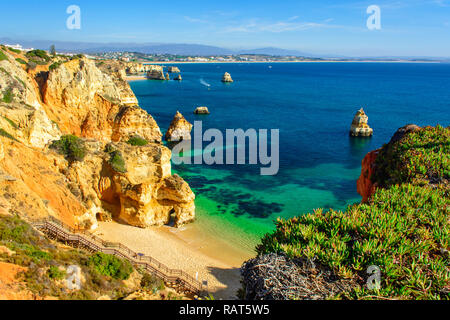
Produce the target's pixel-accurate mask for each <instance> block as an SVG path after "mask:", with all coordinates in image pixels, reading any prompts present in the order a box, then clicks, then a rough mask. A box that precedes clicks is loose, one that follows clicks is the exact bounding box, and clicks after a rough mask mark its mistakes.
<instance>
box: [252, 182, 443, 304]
mask: <svg viewBox="0 0 450 320" xmlns="http://www.w3.org/2000/svg"><path fill="white" fill-rule="evenodd" d="M449 196H450V195H449V190H448V189H446V188H436V189H432V188H429V187H421V186H413V185H410V184H404V185H401V186H393V187H391V188H390V189H379V190H378V192H377V193H376V194H375V195H374V196H373V198H372V200H371V202H370V203H369V204H361V205H355V206H351V207H349V208H348V209H347V211H346V212H344V213H343V212H336V211H333V210H330V211H328V212H326V213H323V212H322V210H317V211H316V212H315V214H309V215H305V216H302V217H299V218H293V219H289V220H279V221H278V222H277V227H276V231H275V232H274V233H273V234H270V235H266V236H265V237H264V238H263V239H262V243H261V244H260V245H259V246H258V248H257V251H258V253H259V254H265V253H269V252H278V253H285V254H287V255H288V256H289V257H292V258H296V257H302V258H308V259H315V260H314V261H315V262H316V263H319V264H321V265H324V266H326V267H327V268H329V269H330V270H332V271H334V272H335V273H336V274H337V275H338V276H340V277H342V278H348V279H354V280H355V281H357V282H359V284H360V287H358V288H355V289H354V290H353V291H352V292H346V293H344V295H346V296H347V297H349V298H364V297H369V296H371V295H372V294H373V292H370V291H368V289H366V288H365V280H366V279H367V275H366V272H367V269H368V267H369V266H372V265H375V266H378V267H379V268H380V269H381V272H382V275H381V288H380V290H378V291H377V292H375V295H376V296H378V297H388V298H399V299H448V298H449V295H448V293H445V290H444V288H445V287H446V286H448V281H449V279H450V270H449V269H448V263H449V256H448V253H445V250H446V249H447V248H448V247H449V244H450V243H449V242H450V238H449V225H448V215H449V208H450V197H449Z"/></svg>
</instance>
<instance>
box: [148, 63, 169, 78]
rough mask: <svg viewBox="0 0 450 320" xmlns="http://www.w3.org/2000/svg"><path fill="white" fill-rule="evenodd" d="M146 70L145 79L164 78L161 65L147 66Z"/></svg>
mask: <svg viewBox="0 0 450 320" xmlns="http://www.w3.org/2000/svg"><path fill="white" fill-rule="evenodd" d="M148 69H149V70H148V72H147V79H150V80H166V77H165V76H164V70H163V67H161V66H149V68H148Z"/></svg>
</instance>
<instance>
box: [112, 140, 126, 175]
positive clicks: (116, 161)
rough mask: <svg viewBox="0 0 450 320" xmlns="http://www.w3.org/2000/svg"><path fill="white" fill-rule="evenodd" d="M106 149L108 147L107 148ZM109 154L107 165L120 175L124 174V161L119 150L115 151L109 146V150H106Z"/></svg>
mask: <svg viewBox="0 0 450 320" xmlns="http://www.w3.org/2000/svg"><path fill="white" fill-rule="evenodd" d="M107 149H108V147H107ZM107 152H108V153H109V161H108V163H109V164H110V165H111V167H112V168H113V169H114V170H115V171H117V172H120V173H126V172H127V168H126V165H125V160H124V159H123V156H122V153H121V152H120V151H119V150H115V149H114V148H112V147H111V146H110V149H109V150H107Z"/></svg>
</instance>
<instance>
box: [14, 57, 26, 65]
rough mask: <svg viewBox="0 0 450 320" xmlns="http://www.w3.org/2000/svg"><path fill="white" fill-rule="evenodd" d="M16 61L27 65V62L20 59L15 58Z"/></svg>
mask: <svg viewBox="0 0 450 320" xmlns="http://www.w3.org/2000/svg"><path fill="white" fill-rule="evenodd" d="M16 61H17V62H18V63H20V64H27V62H26V61H25V60H23V59H21V58H17V59H16Z"/></svg>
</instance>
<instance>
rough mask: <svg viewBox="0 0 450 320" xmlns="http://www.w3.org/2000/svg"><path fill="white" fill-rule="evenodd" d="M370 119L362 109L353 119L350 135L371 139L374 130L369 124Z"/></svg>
mask: <svg viewBox="0 0 450 320" xmlns="http://www.w3.org/2000/svg"><path fill="white" fill-rule="evenodd" d="M368 121H369V117H368V116H367V115H366V113H365V112H364V109H363V108H361V109H360V110H359V111H358V112H357V113H356V115H355V117H354V118H353V122H352V125H351V127H350V135H352V136H353V137H370V136H372V135H373V129H372V128H370V127H369V125H368V124H367V123H368Z"/></svg>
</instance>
